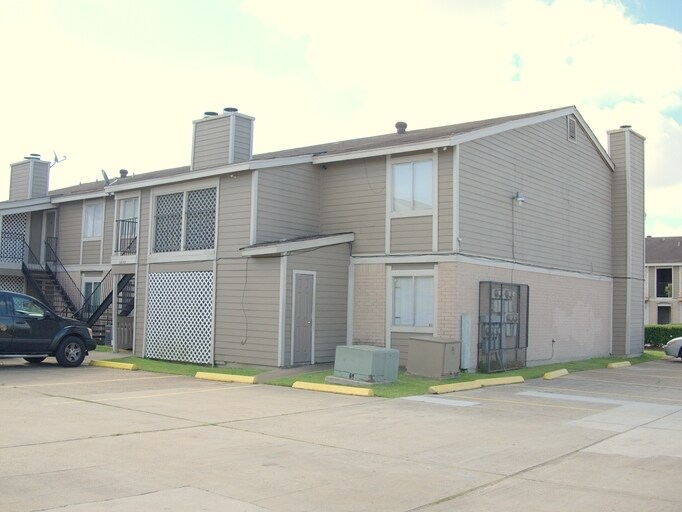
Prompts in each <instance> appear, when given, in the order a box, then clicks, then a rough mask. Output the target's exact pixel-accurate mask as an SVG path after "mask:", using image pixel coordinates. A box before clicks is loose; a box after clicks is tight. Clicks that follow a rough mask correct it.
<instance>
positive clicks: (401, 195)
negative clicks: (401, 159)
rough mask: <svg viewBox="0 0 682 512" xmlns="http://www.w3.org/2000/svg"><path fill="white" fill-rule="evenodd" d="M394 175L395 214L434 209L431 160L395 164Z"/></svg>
mask: <svg viewBox="0 0 682 512" xmlns="http://www.w3.org/2000/svg"><path fill="white" fill-rule="evenodd" d="M392 173H393V174H392V190H391V193H392V206H391V208H392V211H393V212H418V211H420V210H431V209H432V208H433V170H432V161H431V160H422V161H417V162H405V163H398V164H394V165H393V168H392Z"/></svg>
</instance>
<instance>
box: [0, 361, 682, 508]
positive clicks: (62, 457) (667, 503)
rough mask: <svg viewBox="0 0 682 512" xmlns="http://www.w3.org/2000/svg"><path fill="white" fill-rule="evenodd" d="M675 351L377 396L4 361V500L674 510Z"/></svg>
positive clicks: (680, 455)
mask: <svg viewBox="0 0 682 512" xmlns="http://www.w3.org/2000/svg"><path fill="white" fill-rule="evenodd" d="M680 389H682V362H680V360H672V359H671V360H665V361H660V362H652V363H646V364H642V365H637V366H633V367H630V368H621V369H614V370H607V369H604V370H596V371H589V372H582V373H576V374H570V375H568V376H566V377H563V378H560V379H557V380H554V381H543V380H535V381H528V382H526V383H525V384H520V385H511V386H504V387H498V388H484V389H479V390H475V391H467V392H463V393H457V394H451V395H440V396H419V397H410V398H407V399H395V400H387V399H380V398H359V397H350V396H343V395H331V394H323V393H315V392H310V391H301V390H294V389H289V388H281V387H274V386H267V385H245V384H226V383H215V382H210V381H201V380H196V379H192V378H190V377H182V376H169V375H162V374H152V373H145V372H126V371H120V370H112V369H107V368H95V367H89V366H81V367H79V368H73V369H68V368H60V367H58V366H56V364H52V363H44V364H42V365H39V366H30V365H27V364H24V363H23V362H22V361H21V360H4V361H3V360H0V404H1V409H0V411H1V412H0V415H1V416H0V510H1V511H2V512H10V511H27V510H60V511H115V512H118V511H135V510H144V511H161V510H188V511H198V510H204V511H218V510H220V511H237V512H241V511H243V512H256V511H343V512H348V511H365V510H366V511H370V510H371V511H373V512H374V511H411V510H420V511H426V512H441V511H451V510H467V511H490V510H504V511H523V512H532V511H535V510H538V511H539V510H542V511H545V510H554V511H563V510H571V511H575V510H582V511H592V510H595V511H597V510H598V511H602V510H618V511H620V512H627V511H637V512H642V511H648V510H652V511H653V510H655V511H657V512H665V511H675V512H679V510H681V509H682V488H681V487H680V485H679V482H680V475H682V394H681V393H680Z"/></svg>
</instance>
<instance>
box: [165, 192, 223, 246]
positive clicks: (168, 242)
mask: <svg viewBox="0 0 682 512" xmlns="http://www.w3.org/2000/svg"><path fill="white" fill-rule="evenodd" d="M215 215H216V189H215V188H206V189H201V190H190V191H188V192H177V193H175V194H166V195H160V196H157V197H156V216H155V219H156V221H155V231H154V233H155V234H154V252H174V251H181V250H184V251H197V250H205V249H213V248H214V246H215V227H216V220H215ZM183 219H184V222H183Z"/></svg>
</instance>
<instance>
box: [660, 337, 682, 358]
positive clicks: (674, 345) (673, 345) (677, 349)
mask: <svg viewBox="0 0 682 512" xmlns="http://www.w3.org/2000/svg"><path fill="white" fill-rule="evenodd" d="M663 350H664V351H665V353H666V354H667V355H669V356H673V357H682V338H673V339H671V340H670V341H669V342H668V343H666V344H665V346H664V347H663Z"/></svg>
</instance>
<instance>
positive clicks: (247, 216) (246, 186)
mask: <svg viewBox="0 0 682 512" xmlns="http://www.w3.org/2000/svg"><path fill="white" fill-rule="evenodd" d="M217 208H218V209H219V210H218V248H217V249H218V250H217V255H218V258H225V257H240V253H239V249H240V248H241V247H246V246H248V245H249V239H250V233H251V173H250V172H243V173H239V174H237V175H235V177H234V178H230V177H229V176H223V177H221V178H220V197H219V200H218V204H217Z"/></svg>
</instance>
